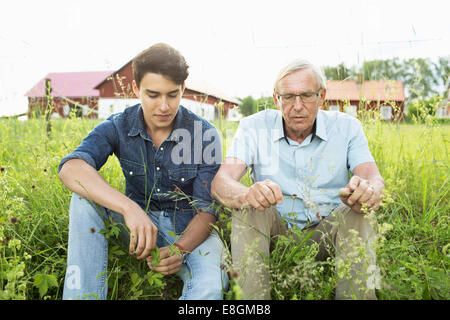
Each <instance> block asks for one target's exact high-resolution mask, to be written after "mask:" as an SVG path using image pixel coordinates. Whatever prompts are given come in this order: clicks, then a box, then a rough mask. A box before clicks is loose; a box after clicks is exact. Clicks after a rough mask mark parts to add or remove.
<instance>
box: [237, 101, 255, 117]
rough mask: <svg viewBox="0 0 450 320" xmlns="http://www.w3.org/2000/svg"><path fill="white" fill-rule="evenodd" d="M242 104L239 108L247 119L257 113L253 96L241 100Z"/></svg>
mask: <svg viewBox="0 0 450 320" xmlns="http://www.w3.org/2000/svg"><path fill="white" fill-rule="evenodd" d="M240 100H241V101H242V104H241V105H240V106H239V110H240V111H241V114H242V115H243V116H244V117H246V116H249V115H251V114H253V113H255V112H256V102H255V99H253V98H252V97H251V96H248V97H245V98H243V99H240Z"/></svg>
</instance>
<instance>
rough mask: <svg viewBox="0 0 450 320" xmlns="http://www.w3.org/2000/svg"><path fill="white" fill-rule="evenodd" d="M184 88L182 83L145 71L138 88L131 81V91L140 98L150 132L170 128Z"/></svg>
mask: <svg viewBox="0 0 450 320" xmlns="http://www.w3.org/2000/svg"><path fill="white" fill-rule="evenodd" d="M184 88H185V84H184V83H183V84H182V85H179V84H176V83H175V82H173V81H172V80H170V79H169V78H166V77H165V76H163V75H160V74H158V73H150V72H149V73H146V74H145V75H144V77H142V79H141V84H140V87H139V88H138V87H137V85H136V83H135V81H133V91H134V93H135V94H136V96H137V97H138V98H139V99H141V104H142V111H143V113H144V119H145V123H146V124H147V127H148V129H149V130H150V132H152V131H155V130H164V129H167V130H170V129H171V128H172V126H173V121H174V119H175V116H176V115H177V112H178V107H179V105H180V100H181V97H182V95H183V92H184Z"/></svg>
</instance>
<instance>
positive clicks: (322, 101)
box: [319, 89, 327, 106]
mask: <svg viewBox="0 0 450 320" xmlns="http://www.w3.org/2000/svg"><path fill="white" fill-rule="evenodd" d="M326 95H327V89H322V90H320V100H319V102H320V104H319V106H323V104H324V102H325V96H326Z"/></svg>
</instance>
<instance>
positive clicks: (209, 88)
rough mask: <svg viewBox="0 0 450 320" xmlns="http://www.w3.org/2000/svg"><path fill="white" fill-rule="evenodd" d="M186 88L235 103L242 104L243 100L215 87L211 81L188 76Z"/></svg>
mask: <svg viewBox="0 0 450 320" xmlns="http://www.w3.org/2000/svg"><path fill="white" fill-rule="evenodd" d="M186 89H189V90H192V91H196V92H199V93H202V94H204V95H207V96H213V97H216V98H218V99H221V100H223V101H227V102H231V103H233V104H235V105H240V104H241V102H240V101H239V100H238V99H235V98H233V97H230V96H228V95H227V94H225V93H223V92H222V91H220V90H219V89H217V88H215V87H214V86H213V85H212V84H211V83H209V82H207V81H200V80H198V79H193V78H187V80H186Z"/></svg>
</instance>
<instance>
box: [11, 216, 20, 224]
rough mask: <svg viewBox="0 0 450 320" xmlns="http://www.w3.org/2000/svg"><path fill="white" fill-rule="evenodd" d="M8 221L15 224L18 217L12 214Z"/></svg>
mask: <svg viewBox="0 0 450 320" xmlns="http://www.w3.org/2000/svg"><path fill="white" fill-rule="evenodd" d="M9 222H11V223H12V224H17V223H18V222H19V218H17V217H14V216H12V217H11V218H10V219H9Z"/></svg>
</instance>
